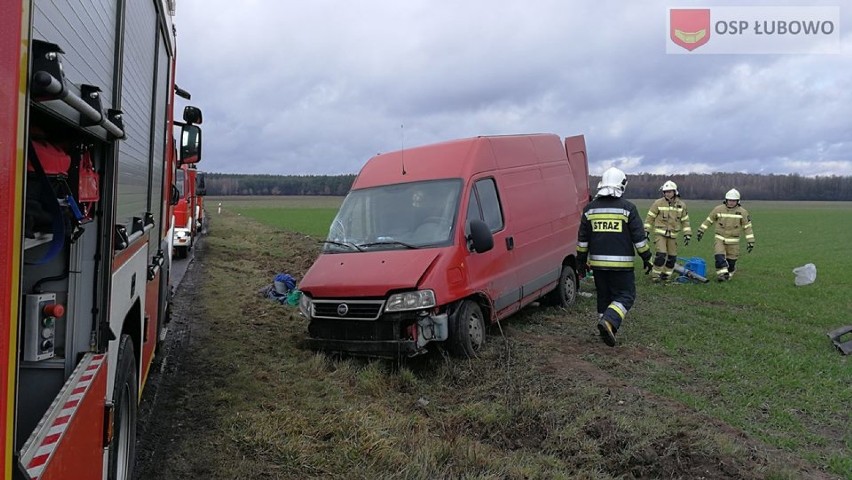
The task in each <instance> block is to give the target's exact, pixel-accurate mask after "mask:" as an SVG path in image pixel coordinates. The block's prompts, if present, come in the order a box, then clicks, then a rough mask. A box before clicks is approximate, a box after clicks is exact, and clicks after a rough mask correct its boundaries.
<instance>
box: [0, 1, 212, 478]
mask: <svg viewBox="0 0 852 480" xmlns="http://www.w3.org/2000/svg"><path fill="white" fill-rule="evenodd" d="M174 7H175V5H174V0H134V1H121V2H114V1H109V0H93V1H90V2H55V1H52V0H4V1H3V2H2V6H0V86H2V88H0V358H2V363H0V477H2V478H3V479H11V478H14V479H44V480H46V479H93V478H99V479H101V478H110V479H122V480H129V479H130V478H132V470H133V465H134V461H135V445H136V416H137V407H138V402H139V398H140V397H141V394H140V392H141V391H142V389H143V388H144V386H145V384H146V380H147V378H148V373H149V369H150V367H151V364H152V361H153V359H154V354H155V352H156V346H157V343H158V341H159V340H160V339H161V337H162V332H163V331H164V329H163V325H164V323H165V322H166V321H167V319H168V311H169V309H168V302H169V274H170V266H171V255H170V251H171V246H172V235H173V231H172V218H173V210H172V207H173V205H174V204H175V203H177V202H178V197H179V195H178V191H177V190H178V189H177V186H176V185H175V184H174V183H175V180H176V178H177V176H178V175H179V174H178V171H183V169H188V168H189V165H190V164H193V163H195V162H198V161H199V160H200V158H201V156H200V154H201V129H200V128H199V127H198V125H197V124H199V123H201V111H200V110H199V109H197V108H195V107H186V108H185V109H184V115H183V122H175V121H174V119H173V109H174V95H175V94H178V95H181V94H182V93H185V92H183V91H182V90H180V89H178V88H177V86H176V85H175V83H174V79H175V50H176V45H175V40H176V39H175V33H174V32H175V29H174V25H173V23H172V17H173V15H174ZM182 96H186V97H188V95H186V94H184V95H182ZM175 125H179V126H180V127H181V136H180V138H181V144H180V145H179V146H178V147H176V146H175V145H174V139H173V128H174V126H175ZM178 162H180V169H181V170H178V164H179V163H178Z"/></svg>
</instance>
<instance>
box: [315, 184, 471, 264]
mask: <svg viewBox="0 0 852 480" xmlns="http://www.w3.org/2000/svg"><path fill="white" fill-rule="evenodd" d="M461 189H462V181H461V179H447V180H431V181H426V182H411V183H399V184H395V185H383V186H380V187H372V188H364V189H360V190H352V191H351V192H349V195H347V196H346V198H345V199H344V200H343V204H342V205H341V206H340V211H338V212H337V216H336V217H335V218H334V221H333V222H332V223H331V228H329V232H328V238H327V241H326V243H325V246H324V247H323V252H325V253H341V252H358V251H375V250H398V249H411V248H424V247H440V246H446V245H449V244H451V243H452V239H453V231H454V226H455V219H456V212H458V206H459V198H460V196H461V195H460V193H461Z"/></svg>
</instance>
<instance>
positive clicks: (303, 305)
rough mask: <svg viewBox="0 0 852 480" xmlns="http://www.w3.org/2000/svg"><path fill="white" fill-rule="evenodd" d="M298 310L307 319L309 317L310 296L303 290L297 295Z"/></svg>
mask: <svg viewBox="0 0 852 480" xmlns="http://www.w3.org/2000/svg"><path fill="white" fill-rule="evenodd" d="M299 312H300V313H301V314H302V315H303V316H304V317H305V318H307V319H308V320H310V319H311V297H309V296H307V295H305V292H302V295H301V296H300V297H299Z"/></svg>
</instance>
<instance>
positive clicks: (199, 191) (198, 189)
mask: <svg viewBox="0 0 852 480" xmlns="http://www.w3.org/2000/svg"><path fill="white" fill-rule="evenodd" d="M195 194H196V195H198V196H199V197H203V196H205V195H207V187H205V186H204V175H203V174H202V173H198V175H197V176H196V179H195Z"/></svg>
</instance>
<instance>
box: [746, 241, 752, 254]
mask: <svg viewBox="0 0 852 480" xmlns="http://www.w3.org/2000/svg"><path fill="white" fill-rule="evenodd" d="M746 250H748V253H751V251H752V250H754V242H748V245H746Z"/></svg>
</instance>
